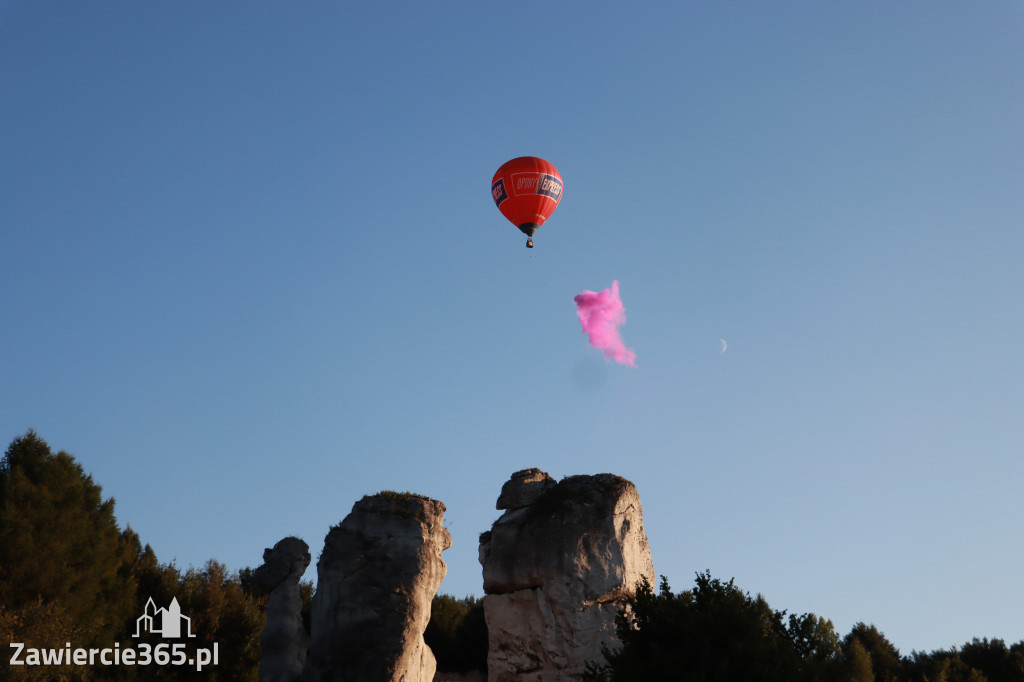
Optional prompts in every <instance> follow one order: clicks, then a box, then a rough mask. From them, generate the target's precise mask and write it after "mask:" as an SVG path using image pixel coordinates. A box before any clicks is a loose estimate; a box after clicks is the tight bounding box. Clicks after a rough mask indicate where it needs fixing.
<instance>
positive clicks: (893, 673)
mask: <svg viewBox="0 0 1024 682" xmlns="http://www.w3.org/2000/svg"><path fill="white" fill-rule="evenodd" d="M854 639H856V640H857V641H859V642H860V644H861V646H862V647H863V648H864V650H865V651H866V652H867V653H868V654H869V656H870V657H871V669H872V672H873V673H874V676H875V682H898V681H899V680H900V679H902V670H901V667H902V666H901V658H900V652H899V649H897V648H896V647H895V646H893V645H892V643H891V642H890V641H889V640H888V639H886V638H885V635H883V634H882V632H881V631H880V630H879V629H878V628H876V627H875V626H874V625H865V624H864V623H857V624H856V625H854V626H853V628H852V629H851V630H850V634H848V635H846V637H845V638H844V639H843V649H844V650H846V649H848V648H849V647H850V645H851V643H852V641H853V640H854Z"/></svg>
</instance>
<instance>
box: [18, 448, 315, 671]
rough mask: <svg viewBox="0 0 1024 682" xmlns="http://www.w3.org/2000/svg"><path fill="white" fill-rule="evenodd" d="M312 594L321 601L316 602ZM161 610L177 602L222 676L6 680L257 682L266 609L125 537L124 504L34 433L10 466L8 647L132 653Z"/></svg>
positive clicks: (221, 576) (191, 646)
mask: <svg viewBox="0 0 1024 682" xmlns="http://www.w3.org/2000/svg"><path fill="white" fill-rule="evenodd" d="M311 587H312V586H310V587H309V590H307V591H311ZM150 598H152V599H153V601H154V603H155V604H156V605H158V606H159V607H166V606H168V605H169V604H170V602H171V600H172V599H174V598H176V599H177V600H178V603H179V605H180V606H181V610H182V613H183V614H184V615H186V616H188V617H189V618H190V619H191V625H192V630H193V632H194V633H195V634H196V637H195V638H188V639H185V640H182V641H183V642H184V643H185V644H186V647H187V648H188V651H189V656H190V657H191V656H192V652H194V650H195V649H196V648H210V647H212V646H213V644H214V643H216V644H217V646H218V650H219V664H218V665H217V666H216V667H213V666H210V667H207V668H206V669H205V670H203V671H202V672H197V671H196V670H195V667H194V666H187V665H183V666H170V665H166V666H158V665H150V666H146V667H145V668H140V667H129V666H123V665H122V666H99V665H97V666H95V667H87V666H59V667H58V666H28V665H25V666H10V665H6V664H5V665H3V666H0V681H2V680H7V679H10V680H70V681H74V680H95V681H106V680H110V681H120V680H136V679H145V680H152V681H153V682H161V681H163V680H200V679H201V680H203V681H204V682H227V681H235V680H239V681H241V680H252V681H255V680H256V671H257V666H258V664H259V656H260V651H259V633H260V631H261V630H262V628H263V622H264V607H265V598H263V597H260V596H258V595H253V594H249V593H247V592H246V591H245V590H244V589H243V587H242V583H241V580H240V578H239V576H238V575H229V574H228V572H227V569H226V568H225V567H224V566H223V565H221V564H219V563H217V562H216V561H209V562H207V564H206V566H204V567H203V568H202V569H194V568H192V569H189V570H187V571H186V572H185V573H182V572H181V571H179V570H178V569H177V568H176V567H175V566H174V565H173V564H161V563H160V562H159V561H158V560H157V557H156V554H155V552H154V551H153V549H152V548H151V547H150V546H149V545H145V546H144V547H143V545H142V543H141V542H140V540H139V537H138V535H137V534H136V533H135V532H134V531H132V530H131V529H130V528H126V529H125V530H123V531H122V530H119V528H118V526H117V520H116V519H115V517H114V500H113V499H107V500H104V499H103V498H102V495H101V489H100V487H99V486H98V485H96V484H95V483H94V482H93V480H92V477H91V476H89V475H87V474H86V473H85V472H84V470H83V469H82V467H81V465H80V464H78V463H77V462H76V461H75V460H74V458H73V457H72V456H71V455H69V454H67V453H66V452H58V453H56V454H54V453H53V452H52V451H51V450H50V447H49V445H47V443H46V441H44V440H43V439H42V438H40V437H39V436H38V435H37V434H36V433H35V432H34V431H29V432H28V433H27V434H25V435H24V436H22V437H19V438H16V439H15V440H14V441H13V442H12V443H11V445H10V447H9V448H8V449H7V453H6V455H5V456H4V458H3V460H2V462H0V641H3V642H4V643H5V645H6V643H9V642H21V643H24V644H25V646H26V647H31V648H36V649H62V648H64V647H65V645H66V644H68V643H70V644H72V646H74V647H75V648H86V649H88V648H106V647H112V646H113V645H114V643H118V644H120V645H121V647H122V648H127V647H133V646H135V645H137V644H139V643H142V642H148V643H150V644H151V645H153V646H155V645H157V644H161V643H165V642H166V640H161V639H160V638H159V636H154V635H151V634H143V635H142V636H141V637H139V638H135V637H134V635H135V632H136V630H135V627H136V618H138V617H139V616H140V615H142V613H143V610H144V608H145V605H146V602H147V601H148V600H149V599H150Z"/></svg>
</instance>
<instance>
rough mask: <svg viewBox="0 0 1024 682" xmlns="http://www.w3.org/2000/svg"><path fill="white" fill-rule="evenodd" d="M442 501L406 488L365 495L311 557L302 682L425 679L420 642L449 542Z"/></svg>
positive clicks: (427, 666)
mask: <svg viewBox="0 0 1024 682" xmlns="http://www.w3.org/2000/svg"><path fill="white" fill-rule="evenodd" d="M444 511H445V506H444V504H442V503H441V502H438V501H437V500H432V499H430V498H427V497H422V496H420V495H414V494H412V493H393V492H383V493H379V494H377V495H372V496H367V497H364V498H363V499H362V500H360V501H359V502H356V503H355V505H354V506H353V507H352V512H351V513H350V514H349V515H348V516H346V517H345V520H344V521H342V522H341V524H340V525H338V526H335V527H333V528H331V531H330V532H329V533H328V534H327V539H326V541H325V543H324V551H323V553H322V554H321V555H320V560H319V561H318V562H317V579H318V582H317V590H316V594H315V595H314V597H313V605H312V613H311V623H310V634H311V638H312V641H311V645H310V650H309V657H308V658H307V659H306V668H305V672H304V675H303V679H304V680H305V681H306V682H392V681H393V682H399V681H401V682H430V681H431V680H432V679H433V676H434V672H435V670H436V668H437V663H436V661H435V659H434V655H433V653H432V652H431V651H430V649H429V647H427V645H426V644H425V643H424V641H423V632H424V631H425V630H426V628H427V623H428V621H429V620H430V604H431V600H432V599H433V598H434V594H435V593H436V592H437V589H438V588H439V587H440V586H441V581H442V580H443V579H444V576H445V572H446V570H447V567H446V566H445V563H444V561H443V560H442V559H441V552H443V551H444V550H446V549H448V548H449V547H451V545H452V538H451V535H450V534H449V533H448V531H447V530H446V529H445V528H444Z"/></svg>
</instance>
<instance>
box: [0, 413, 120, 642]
mask: <svg viewBox="0 0 1024 682" xmlns="http://www.w3.org/2000/svg"><path fill="white" fill-rule="evenodd" d="M134 541H135V534H134V533H133V532H132V531H131V529H127V530H125V531H123V532H122V531H121V530H119V529H118V526H117V520H116V519H115V518H114V500H113V498H108V499H106V500H104V499H103V496H102V490H101V488H100V486H98V485H96V484H95V483H94V482H93V480H92V477H91V476H89V475H87V474H86V473H85V472H84V471H83V470H82V467H81V465H80V464H78V463H77V462H76V461H75V460H74V458H73V457H72V456H71V455H69V454H68V453H66V452H63V451H62V452H58V453H56V454H54V453H53V452H52V451H51V450H50V446H49V445H48V444H47V443H46V441H44V440H43V439H42V438H40V437H39V436H38V435H37V434H36V433H35V432H34V431H29V432H28V433H26V434H25V435H24V436H21V437H20V438H16V439H15V440H14V441H13V442H12V443H11V445H10V447H8V448H7V452H6V454H5V455H4V458H3V460H2V462H0V548H3V550H2V551H0V605H2V606H3V609H4V611H5V612H6V613H7V617H8V618H10V619H14V618H17V619H21V620H25V619H27V620H28V621H31V622H35V621H34V620H33V619H34V618H35V616H34V615H33V614H35V615H39V614H43V613H53V614H58V615H55V616H54V617H53V618H52V619H51V622H52V623H53V625H54V628H53V629H52V630H51V631H47V629H46V628H45V625H46V619H45V618H44V619H43V620H42V621H40V622H38V623H35V625H34V626H33V627H34V632H35V633H36V636H37V637H38V638H39V639H38V642H39V643H38V645H37V646H40V647H42V646H46V647H51V646H64V644H65V641H66V640H65V639H64V637H65V634H66V633H64V632H63V631H62V630H61V628H60V627H59V626H58V624H59V623H62V622H67V623H73V624H74V627H75V628H76V632H77V635H78V637H77V641H78V642H80V644H81V645H82V646H88V645H96V646H99V645H107V644H110V643H111V642H112V641H113V637H114V635H115V634H116V633H117V632H118V631H119V630H120V628H121V626H122V624H123V623H124V621H125V619H126V618H127V617H128V616H129V615H130V613H131V612H132V610H133V609H134V605H135V599H134V593H135V585H134V581H133V580H132V566H131V563H132V559H133V556H132V549H133V542H134Z"/></svg>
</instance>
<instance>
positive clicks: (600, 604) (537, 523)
mask: <svg viewBox="0 0 1024 682" xmlns="http://www.w3.org/2000/svg"><path fill="white" fill-rule="evenodd" d="M497 508H498V509H505V510H506V511H505V513H504V514H502V516H501V517H500V518H499V519H498V520H497V521H495V522H494V525H493V526H492V527H491V530H490V531H489V532H486V533H484V534H483V535H481V536H480V563H481V564H482V565H483V575H484V592H485V593H486V596H485V597H484V599H483V604H484V616H485V618H486V620H487V629H488V637H489V648H488V654H487V672H488V674H487V679H488V680H489V682H561V681H562V680H570V679H574V678H575V677H576V676H578V675H579V674H580V673H582V672H583V671H584V669H585V666H586V663H587V661H596V662H602V661H603V659H602V657H601V645H602V644H607V645H609V646H611V647H612V648H614V647H615V644H616V642H617V637H616V635H615V627H614V621H615V616H616V615H617V614H618V613H619V610H620V608H621V606H622V603H623V601H624V600H625V599H626V598H627V597H628V596H629V595H631V594H633V592H634V590H635V586H636V584H637V582H639V581H640V580H641V579H642V578H645V577H646V578H647V579H648V580H649V581H650V582H651V584H654V581H655V574H654V564H653V563H652V561H651V551H650V546H649V545H648V543H647V535H646V533H645V532H644V525H643V512H642V509H641V507H640V496H639V494H638V493H637V490H636V486H634V485H633V484H632V483H630V482H629V481H627V480H626V479H624V478H621V477H619V476H614V475H612V474H597V475H595V476H570V477H568V478H565V479H563V480H562V481H560V482H558V483H557V484H556V483H555V482H554V480H553V479H551V477H550V476H548V475H547V474H545V473H544V472H542V471H540V470H539V469H527V470H525V471H521V472H517V473H515V474H513V475H512V479H511V480H510V481H508V482H507V483H506V484H505V485H504V486H503V488H502V494H501V496H500V497H499V498H498V504H497Z"/></svg>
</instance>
